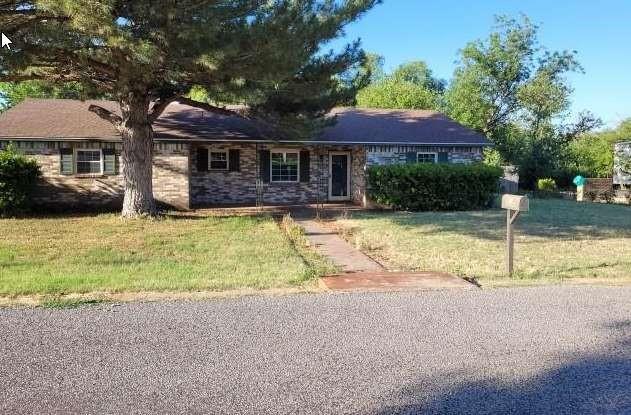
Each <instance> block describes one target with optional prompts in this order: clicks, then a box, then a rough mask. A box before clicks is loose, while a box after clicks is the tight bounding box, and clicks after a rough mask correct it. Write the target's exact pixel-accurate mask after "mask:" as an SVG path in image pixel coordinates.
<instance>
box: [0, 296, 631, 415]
mask: <svg viewBox="0 0 631 415" xmlns="http://www.w3.org/2000/svg"><path fill="white" fill-rule="evenodd" d="M0 335H1V337H0V399H1V402H0V411H2V412H3V413H11V414H17V413H53V412H54V413H185V412H186V413H251V414H254V413H256V414H264V413H287V414H289V413H291V414H294V413H327V414H328V413H333V414H335V413H358V414H391V413H458V414H463V413H472V414H481V413H524V414H525V413H539V414H541V413H543V414H607V413H610V414H631V287H625V288H620V287H618V288H604V287H601V288H597V287H564V288H560V287H544V288H523V289H500V290H484V291H482V290H480V291H477V290H476V291H443V292H422V293H404V294H392V293H391V294H319V295H297V296H289V297H246V298H239V299H226V300H218V301H207V302H179V303H145V304H123V305H111V304H110V305H99V306H93V307H83V308H79V309H68V310H46V309H34V310H8V309H4V310H0Z"/></svg>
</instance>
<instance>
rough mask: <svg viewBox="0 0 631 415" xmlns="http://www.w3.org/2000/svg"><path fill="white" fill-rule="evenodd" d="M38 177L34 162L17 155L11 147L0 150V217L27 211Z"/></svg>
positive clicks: (36, 166)
mask: <svg viewBox="0 0 631 415" xmlns="http://www.w3.org/2000/svg"><path fill="white" fill-rule="evenodd" d="M39 175H40V170H39V166H38V165H37V163H36V162H35V160H31V159H28V158H26V157H24V156H23V155H21V154H18V153H17V152H16V151H15V149H14V148H13V147H12V146H8V147H7V148H5V149H4V150H0V216H6V215H14V214H16V213H18V212H20V211H24V210H27V209H28V207H29V200H30V195H31V192H32V191H33V189H34V188H35V184H36V182H37V178H38V177H39Z"/></svg>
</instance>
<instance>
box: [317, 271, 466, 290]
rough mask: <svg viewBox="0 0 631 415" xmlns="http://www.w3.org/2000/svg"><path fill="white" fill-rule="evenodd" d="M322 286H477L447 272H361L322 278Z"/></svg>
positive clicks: (435, 287) (417, 288) (404, 288)
mask: <svg viewBox="0 0 631 415" xmlns="http://www.w3.org/2000/svg"><path fill="white" fill-rule="evenodd" d="M320 286H321V287H323V288H326V289H329V290H333V291H411V290H442V289H447V288H459V289H467V290H472V289H475V288H476V286H475V285H473V284H471V283H469V282H467V281H465V280H463V279H462V278H458V277H456V276H453V275H451V274H447V273H445V272H361V273H357V274H345V275H333V276H330V277H323V278H320Z"/></svg>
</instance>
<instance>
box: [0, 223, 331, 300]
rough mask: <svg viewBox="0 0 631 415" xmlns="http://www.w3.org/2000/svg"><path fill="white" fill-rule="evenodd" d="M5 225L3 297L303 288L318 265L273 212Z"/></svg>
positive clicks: (0, 270) (0, 253)
mask: <svg viewBox="0 0 631 415" xmlns="http://www.w3.org/2000/svg"><path fill="white" fill-rule="evenodd" d="M0 229H2V238H1V239H0V295H4V296H17V295H30V294H52V295H58V294H67V293H87V292H94V291H105V292H113V293H116V292H128V291H132V292H138V291H223V290H238V289H244V288H246V289H257V290H258V289H275V288H283V287H304V286H310V285H314V282H313V281H314V279H315V277H316V276H318V270H319V268H318V266H317V264H315V263H314V262H312V261H305V259H304V258H303V256H302V255H301V254H300V252H298V250H297V249H296V247H295V246H294V242H292V241H291V240H290V239H289V238H288V237H287V235H286V234H285V233H284V232H282V231H281V230H280V229H279V227H278V225H277V223H276V222H275V221H274V220H273V219H272V218H271V217H249V216H244V217H171V218H166V219H163V220H134V221H128V220H123V219H121V218H119V217H118V216H116V215H96V216H74V217H51V218H33V219H2V220H0Z"/></svg>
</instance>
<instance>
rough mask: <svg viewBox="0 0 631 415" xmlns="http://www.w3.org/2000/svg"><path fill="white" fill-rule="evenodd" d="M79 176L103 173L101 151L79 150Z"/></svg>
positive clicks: (77, 158) (77, 154)
mask: <svg viewBox="0 0 631 415" xmlns="http://www.w3.org/2000/svg"><path fill="white" fill-rule="evenodd" d="M76 160H77V162H76V167H75V170H76V172H77V174H100V173H102V172H103V153H101V150H77V152H76Z"/></svg>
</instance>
